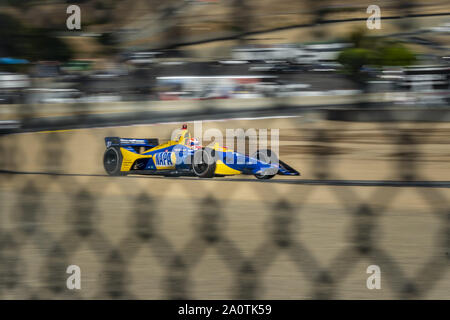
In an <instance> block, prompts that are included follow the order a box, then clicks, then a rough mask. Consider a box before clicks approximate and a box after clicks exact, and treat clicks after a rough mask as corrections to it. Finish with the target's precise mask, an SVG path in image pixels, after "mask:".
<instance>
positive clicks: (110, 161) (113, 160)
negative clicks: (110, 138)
mask: <svg viewBox="0 0 450 320" xmlns="http://www.w3.org/2000/svg"><path fill="white" fill-rule="evenodd" d="M122 160H123V157H122V152H120V148H119V147H109V148H108V149H106V151H105V154H104V155H103V167H104V168H105V171H106V173H107V174H109V175H110V176H125V175H126V172H122V171H120V168H121V167H122Z"/></svg>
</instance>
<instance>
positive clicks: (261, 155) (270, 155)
mask: <svg viewBox="0 0 450 320" xmlns="http://www.w3.org/2000/svg"><path fill="white" fill-rule="evenodd" d="M253 158H256V159H258V160H260V161H263V162H266V163H278V156H277V155H276V154H275V152H272V150H270V149H267V150H258V151H256V152H255V155H254V156H253ZM277 173H278V172H275V173H274V174H270V173H269V174H255V177H256V179H259V180H269V179H272V178H273V177H275V176H276V175H277Z"/></svg>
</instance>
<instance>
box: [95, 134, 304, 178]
mask: <svg viewBox="0 0 450 320" xmlns="http://www.w3.org/2000/svg"><path fill="white" fill-rule="evenodd" d="M195 142H196V140H195V139H193V138H191V135H190V133H189V131H188V130H187V126H186V125H183V127H182V129H181V131H180V132H179V134H178V135H177V136H176V137H175V139H174V140H170V141H168V142H166V143H163V144H159V141H158V139H154V138H152V139H134V138H119V137H106V138H105V143H106V151H105V154H104V156H103V165H104V168H105V170H106V172H107V173H108V174H109V175H113V176H120V175H127V174H156V175H164V176H197V177H200V178H212V177H215V176H216V177H217V176H222V177H223V176H231V175H237V174H247V175H254V176H255V177H256V178H258V179H270V178H273V177H274V176H275V175H277V174H279V175H288V176H298V175H300V173H299V172H298V171H296V170H294V169H293V168H291V167H290V166H289V165H287V164H286V163H284V162H283V161H281V160H279V159H278V157H277V155H276V154H275V153H274V152H272V151H271V150H269V149H265V150H258V151H256V152H255V154H254V155H253V156H247V155H245V154H242V153H239V152H235V151H232V150H230V149H228V148H225V147H219V145H218V144H216V145H215V146H214V147H202V146H200V145H198V144H197V143H195Z"/></svg>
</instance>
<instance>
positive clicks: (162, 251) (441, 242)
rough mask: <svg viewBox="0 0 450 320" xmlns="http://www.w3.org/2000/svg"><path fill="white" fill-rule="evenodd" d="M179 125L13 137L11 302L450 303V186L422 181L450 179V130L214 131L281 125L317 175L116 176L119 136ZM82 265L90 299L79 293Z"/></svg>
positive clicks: (313, 125) (7, 262)
mask: <svg viewBox="0 0 450 320" xmlns="http://www.w3.org/2000/svg"><path fill="white" fill-rule="evenodd" d="M188 125H189V126H190V127H191V126H192V124H191V123H189V124H188ZM179 126H180V124H178V123H177V124H160V125H151V126H134V127H114V128H95V129H81V130H71V131H60V132H44V133H30V134H18V135H10V136H3V137H0V148H1V155H2V157H1V161H0V169H2V170H10V171H12V173H11V172H10V173H1V174H0V236H1V237H2V239H3V240H2V241H1V245H0V257H1V263H0V275H1V278H0V279H1V280H0V298H2V299H16V298H33V297H34V298H68V299H72V298H107V299H109V298H128V297H134V298H142V299H157V298H180V297H187V298H193V299H221V298H223V299H230V298H249V299H252V298H258V299H309V298H334V299H390V298H399V297H400V298H425V299H449V298H450V296H449V291H448V287H449V285H450V274H449V273H448V250H449V245H448V237H449V225H448V209H449V197H450V190H449V189H448V187H436V186H435V187H431V186H429V185H428V186H427V185H424V186H421V187H419V186H408V183H410V182H408V181H428V182H432V181H450V164H449V162H448V159H449V155H450V149H449V148H448V146H449V145H450V124H446V123H422V124H420V123H414V124H413V123H402V124H398V123H397V124H392V123H391V124H387V123H386V124H375V123H344V122H330V121H311V120H310V119H307V118H303V117H298V118H286V119H261V120H235V121H216V122H203V129H204V130H205V129H208V128H217V129H220V130H222V131H223V130H225V129H226V128H243V129H249V128H255V129H263V128H268V129H280V148H279V149H280V152H279V154H280V158H281V159H282V160H283V161H285V162H287V163H288V164H290V165H291V166H292V167H294V168H295V169H297V170H299V171H300V172H301V173H302V176H301V177H300V178H292V177H280V178H278V177H276V178H274V179H273V180H271V181H270V182H260V181H257V180H256V179H254V178H253V177H242V176H236V177H234V178H230V179H228V178H215V179H213V180H208V181H206V180H199V179H196V178H162V177H149V176H128V177H107V176H104V171H103V168H102V154H103V151H104V148H105V147H104V141H103V137H104V136H121V137H136V138H145V137H159V138H160V139H161V140H163V139H164V138H168V137H169V136H170V133H171V132H172V130H173V129H175V128H178V127H179ZM14 172H15V173H14ZM18 172H28V173H31V172H34V174H25V173H18ZM247 178H249V179H247ZM305 181H309V184H305V183H304V182H305ZM361 181H363V182H366V184H361V183H360V182H361ZM379 181H397V182H398V183H399V185H398V186H381V185H378V184H377V182H379ZM351 182H353V183H354V184H351ZM339 183H341V184H340V185H339ZM358 183H359V184H358ZM71 264H75V265H78V266H80V268H81V279H82V280H81V286H82V287H81V290H74V291H72V290H68V289H67V288H66V279H67V277H68V276H69V275H68V274H67V273H66V272H65V270H66V268H67V266H68V265H71ZM370 265H378V266H379V267H380V270H381V289H379V290H376V289H374V290H369V289H368V288H367V286H366V281H367V278H368V277H369V276H370V274H367V272H366V271H367V268H368V266H370Z"/></svg>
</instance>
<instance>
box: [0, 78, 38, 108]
mask: <svg viewBox="0 0 450 320" xmlns="http://www.w3.org/2000/svg"><path fill="white" fill-rule="evenodd" d="M30 84H31V82H30V79H29V77H28V76H27V75H24V74H18V73H9V72H0V104H18V103H22V102H23V93H22V90H24V89H26V88H28V87H30Z"/></svg>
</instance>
